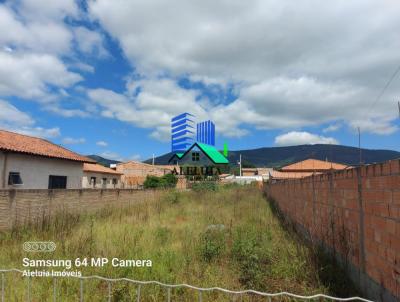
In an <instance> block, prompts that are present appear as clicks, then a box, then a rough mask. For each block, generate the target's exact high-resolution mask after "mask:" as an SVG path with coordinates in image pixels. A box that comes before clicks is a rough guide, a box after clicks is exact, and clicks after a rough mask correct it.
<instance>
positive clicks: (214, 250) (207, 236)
mask: <svg viewBox="0 0 400 302" xmlns="http://www.w3.org/2000/svg"><path fill="white" fill-rule="evenodd" d="M200 244H201V245H200V253H201V257H202V259H203V260H204V261H206V262H211V261H213V260H215V259H217V258H218V257H219V256H221V255H222V253H223V252H224V250H225V232H224V230H223V229H219V228H210V229H207V230H206V231H205V232H203V233H202V234H201V235H200Z"/></svg>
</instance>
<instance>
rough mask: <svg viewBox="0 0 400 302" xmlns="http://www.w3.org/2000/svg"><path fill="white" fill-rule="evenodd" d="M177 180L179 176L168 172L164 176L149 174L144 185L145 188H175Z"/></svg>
mask: <svg viewBox="0 0 400 302" xmlns="http://www.w3.org/2000/svg"><path fill="white" fill-rule="evenodd" d="M177 182H178V178H176V176H175V175H174V174H166V175H164V176H162V177H157V176H152V175H147V177H146V180H145V181H144V183H143V186H144V188H145V189H156V188H174V187H175V186H176V183H177Z"/></svg>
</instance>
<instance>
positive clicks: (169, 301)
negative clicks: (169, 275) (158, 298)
mask: <svg viewBox="0 0 400 302" xmlns="http://www.w3.org/2000/svg"><path fill="white" fill-rule="evenodd" d="M167 301H168V302H171V288H170V287H168V292H167Z"/></svg>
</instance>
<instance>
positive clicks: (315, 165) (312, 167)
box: [280, 159, 347, 172]
mask: <svg viewBox="0 0 400 302" xmlns="http://www.w3.org/2000/svg"><path fill="white" fill-rule="evenodd" d="M346 168H347V166H345V165H342V164H338V163H332V162H328V161H322V160H318V159H306V160H303V161H300V162H298V163H294V164H291V165H288V166H285V167H283V168H281V169H280V170H281V171H286V172H289V171H290V172H296V171H299V172H301V171H302V172H312V171H325V170H331V169H333V170H343V169H346Z"/></svg>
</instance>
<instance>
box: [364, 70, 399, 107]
mask: <svg viewBox="0 0 400 302" xmlns="http://www.w3.org/2000/svg"><path fill="white" fill-rule="evenodd" d="M399 72H400V65H399V66H398V67H397V68H396V70H395V72H394V73H393V74H392V76H391V77H390V78H389V81H388V82H387V83H386V85H385V86H384V87H383V89H382V90H381V92H380V93H379V94H378V96H377V97H376V99H375V101H374V102H373V103H372V104H371V106H370V107H369V109H368V112H367V114H368V113H369V112H370V111H371V109H372V108H374V107H375V105H376V104H377V103H378V102H379V101H380V99H381V98H382V96H383V94H384V93H385V92H386V89H387V88H388V87H389V86H390V84H391V83H392V82H393V80H394V78H395V77H396V75H397V74H398V73H399Z"/></svg>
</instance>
